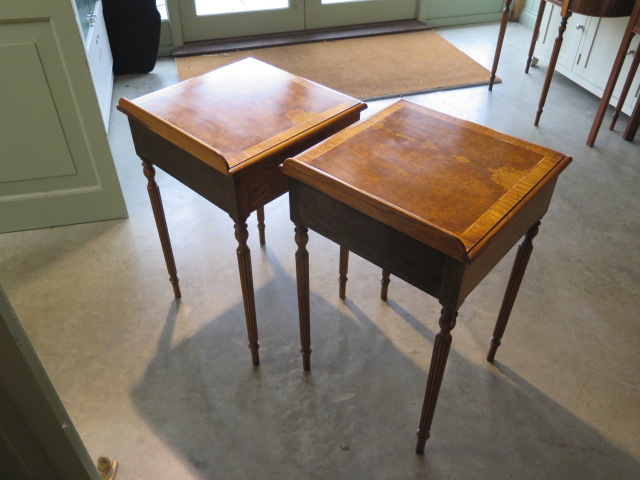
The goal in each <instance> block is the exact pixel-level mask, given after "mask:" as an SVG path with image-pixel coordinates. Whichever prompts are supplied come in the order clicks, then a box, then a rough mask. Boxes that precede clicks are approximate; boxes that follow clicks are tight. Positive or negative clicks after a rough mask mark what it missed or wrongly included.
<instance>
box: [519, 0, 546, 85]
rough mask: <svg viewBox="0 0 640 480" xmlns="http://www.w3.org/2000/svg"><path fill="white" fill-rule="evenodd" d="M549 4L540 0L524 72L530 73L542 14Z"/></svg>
mask: <svg viewBox="0 0 640 480" xmlns="http://www.w3.org/2000/svg"><path fill="white" fill-rule="evenodd" d="M546 5H547V2H546V1H545V0H540V5H539V6H538V16H537V17H536V24H535V25H534V27H533V33H532V34H531V44H530V45H529V55H528V57H527V66H526V67H525V69H524V73H529V67H530V66H531V60H532V59H533V52H534V51H535V49H536V42H537V41H538V37H539V36H540V25H541V24H542V16H543V15H544V7H545V6H546Z"/></svg>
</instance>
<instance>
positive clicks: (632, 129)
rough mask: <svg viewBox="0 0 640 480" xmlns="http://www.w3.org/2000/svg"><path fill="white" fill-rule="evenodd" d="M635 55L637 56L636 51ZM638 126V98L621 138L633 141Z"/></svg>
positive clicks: (639, 100) (639, 115) (639, 104)
mask: <svg viewBox="0 0 640 480" xmlns="http://www.w3.org/2000/svg"><path fill="white" fill-rule="evenodd" d="M636 56H638V54H637V53H636ZM638 127H640V98H639V99H638V100H636V105H635V107H633V112H631V117H630V118H629V123H628V124H627V128H626V129H625V131H624V134H623V135H622V138H624V139H625V140H626V141H628V142H633V139H634V137H635V136H636V133H638Z"/></svg>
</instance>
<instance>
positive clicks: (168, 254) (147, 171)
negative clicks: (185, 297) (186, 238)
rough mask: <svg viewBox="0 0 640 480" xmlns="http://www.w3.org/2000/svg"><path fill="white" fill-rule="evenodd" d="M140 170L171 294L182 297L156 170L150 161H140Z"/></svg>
mask: <svg viewBox="0 0 640 480" xmlns="http://www.w3.org/2000/svg"><path fill="white" fill-rule="evenodd" d="M142 171H143V172H144V176H145V177H146V178H147V191H148V192H149V200H150V201H151V209H152V210H153V216H154V218H155V220H156V228H157V229H158V235H159V236H160V245H162V253H163V254H164V261H165V263H166V264H167V271H168V272H169V281H170V282H171V285H172V286H173V295H174V296H175V297H176V298H180V297H182V293H181V292H180V282H179V280H178V271H177V269H176V262H175V260H174V258H173V249H172V248H171V239H170V238H169V229H168V228H167V220H166V218H165V216H164V208H162V197H160V187H158V184H157V183H156V180H155V177H156V170H155V168H153V165H152V164H151V163H150V162H147V161H145V160H143V161H142Z"/></svg>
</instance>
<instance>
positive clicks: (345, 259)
mask: <svg viewBox="0 0 640 480" xmlns="http://www.w3.org/2000/svg"><path fill="white" fill-rule="evenodd" d="M348 270H349V250H348V249H347V248H345V247H343V246H342V245H340V266H339V267H338V273H339V275H338V282H339V284H340V291H339V293H338V296H339V297H340V298H341V299H342V300H344V297H345V296H346V294H347V280H349V278H348V277H347V272H348Z"/></svg>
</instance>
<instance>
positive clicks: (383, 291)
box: [380, 268, 391, 302]
mask: <svg viewBox="0 0 640 480" xmlns="http://www.w3.org/2000/svg"><path fill="white" fill-rule="evenodd" d="M390 276H391V272H390V271H389V270H385V269H384V268H383V269H382V278H381V279H380V284H381V285H382V286H381V287H380V298H381V299H382V300H384V301H385V302H386V301H387V293H389V283H391V279H390V278H389V277H390Z"/></svg>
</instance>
